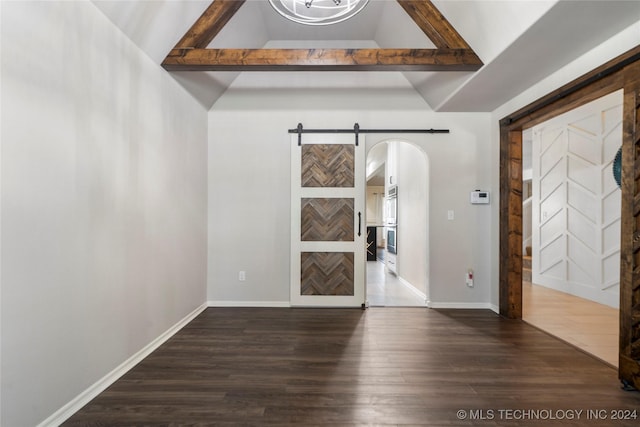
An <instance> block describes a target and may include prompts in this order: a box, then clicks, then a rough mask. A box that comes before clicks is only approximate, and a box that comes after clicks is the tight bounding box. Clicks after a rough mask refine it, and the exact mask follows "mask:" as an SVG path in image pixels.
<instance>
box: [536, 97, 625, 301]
mask: <svg viewBox="0 0 640 427" xmlns="http://www.w3.org/2000/svg"><path fill="white" fill-rule="evenodd" d="M621 145H622V92H616V93H613V94H610V95H607V96H605V97H603V98H600V99H598V100H596V101H594V102H591V103H589V104H586V105H584V106H582V107H579V108H577V109H575V110H572V111H570V112H567V113H565V114H563V115H561V116H558V117H556V118H554V119H552V120H550V121H548V122H545V123H542V124H540V125H538V126H536V127H534V128H533V159H532V160H533V181H532V184H533V212H532V213H533V214H532V221H533V245H532V246H533V248H532V249H533V254H534V256H533V268H532V275H533V282H534V283H536V284H539V285H544V286H548V287H551V288H554V289H557V290H560V291H563V292H567V293H571V294H574V295H577V296H580V297H583V298H587V299H590V300H593V301H596V302H600V303H602V304H606V305H609V306H612V307H618V304H619V287H620V286H619V285H620V201H621V200H620V189H619V188H618V187H617V184H616V182H615V180H614V178H613V174H612V163H613V160H614V158H615V155H616V152H617V151H618V149H619V148H620V146H621Z"/></svg>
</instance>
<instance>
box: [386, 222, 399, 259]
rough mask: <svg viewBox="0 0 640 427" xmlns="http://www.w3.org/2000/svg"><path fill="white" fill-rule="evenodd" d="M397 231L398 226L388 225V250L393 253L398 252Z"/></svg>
mask: <svg viewBox="0 0 640 427" xmlns="http://www.w3.org/2000/svg"><path fill="white" fill-rule="evenodd" d="M396 231H397V230H396V227H387V251H388V252H389V253H392V254H395V253H397V252H396V250H397V248H396V245H397V242H396V240H397V236H396Z"/></svg>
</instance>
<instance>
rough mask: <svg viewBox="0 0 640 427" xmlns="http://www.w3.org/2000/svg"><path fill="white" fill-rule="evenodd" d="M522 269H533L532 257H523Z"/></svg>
mask: <svg viewBox="0 0 640 427" xmlns="http://www.w3.org/2000/svg"><path fill="white" fill-rule="evenodd" d="M522 268H528V269H531V257H530V256H526V255H525V256H523V257H522Z"/></svg>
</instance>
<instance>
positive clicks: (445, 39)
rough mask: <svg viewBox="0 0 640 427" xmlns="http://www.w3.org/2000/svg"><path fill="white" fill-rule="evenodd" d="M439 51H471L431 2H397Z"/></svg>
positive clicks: (411, 0) (421, 0) (401, 0)
mask: <svg viewBox="0 0 640 427" xmlns="http://www.w3.org/2000/svg"><path fill="white" fill-rule="evenodd" d="M397 1H398V4H400V6H402V8H403V9H404V10H405V12H407V14H408V15H409V16H410V17H411V19H413V21H414V22H415V23H416V25H418V27H420V29H421V30H422V31H423V32H424V33H425V34H426V35H427V37H429V40H431V41H432V42H433V44H434V45H436V47H437V48H438V49H471V47H469V45H468V44H467V42H466V41H465V40H464V39H463V38H462V36H461V35H460V34H459V33H458V32H457V31H456V29H455V28H453V26H452V25H451V24H450V23H449V21H447V18H445V17H444V16H443V15H442V13H440V11H439V10H438V8H436V7H435V6H434V4H433V3H431V0H397Z"/></svg>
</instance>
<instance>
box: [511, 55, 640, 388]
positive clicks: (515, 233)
mask: <svg viewBox="0 0 640 427" xmlns="http://www.w3.org/2000/svg"><path fill="white" fill-rule="evenodd" d="M620 89H623V91H624V107H623V122H622V126H623V142H622V147H623V156H622V159H623V161H622V188H621V191H622V206H621V217H622V220H621V243H620V245H621V247H620V363H619V377H620V379H621V380H622V381H623V382H624V383H628V384H631V385H633V386H635V388H637V389H640V45H638V46H636V47H635V48H633V49H631V50H629V51H627V52H625V53H624V54H622V55H620V56H618V57H617V58H614V59H612V60H611V61H609V62H607V63H605V64H604V65H602V66H600V67H598V68H596V69H595V70H593V71H591V72H589V73H587V74H585V75H583V76H581V77H579V78H577V79H575V80H573V81H572V82H570V83H568V84H566V85H564V86H562V87H561V88H559V89H557V90H555V91H553V92H551V93H549V94H547V95H546V96H544V97H542V98H540V99H538V100H537V101H534V102H533V103H531V104H529V105H527V106H526V107H524V108H521V109H520V110H518V111H515V112H513V113H511V114H509V115H508V116H506V117H504V118H503V119H501V120H500V240H499V244H500V255H499V263H500V270H499V271H500V272H499V274H500V276H499V291H500V293H499V295H500V301H499V305H500V314H501V315H502V316H505V317H507V318H511V319H521V318H522V130H523V129H527V128H530V127H533V126H535V125H537V124H539V123H542V122H544V121H546V120H549V119H550V118H552V117H555V116H558V115H560V114H563V113H565V112H567V111H570V110H572V109H574V108H576V107H579V106H581V105H584V104H586V103H588V102H591V101H593V100H595V99H597V98H600V97H602V96H604V95H607V94H609V93H611V92H615V91H617V90H620ZM634 269H635V273H634Z"/></svg>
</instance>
